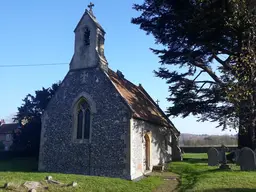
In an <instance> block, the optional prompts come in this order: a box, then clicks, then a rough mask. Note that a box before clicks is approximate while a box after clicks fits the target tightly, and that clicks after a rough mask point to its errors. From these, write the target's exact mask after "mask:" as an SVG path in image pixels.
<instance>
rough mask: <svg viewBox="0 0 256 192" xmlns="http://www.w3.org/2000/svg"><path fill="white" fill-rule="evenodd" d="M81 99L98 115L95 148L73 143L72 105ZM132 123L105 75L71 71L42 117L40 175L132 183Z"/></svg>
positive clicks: (93, 133) (94, 126)
mask: <svg viewBox="0 0 256 192" xmlns="http://www.w3.org/2000/svg"><path fill="white" fill-rule="evenodd" d="M81 94H82V95H85V96H87V97H89V99H88V98H86V99H88V102H89V104H90V105H91V107H93V109H92V110H94V113H93V114H92V121H91V124H92V125H91V142H90V143H89V142H88V141H85V142H82V143H77V142H74V141H73V140H72V136H73V135H72V134H73V108H72V106H73V104H74V102H76V99H77V96H78V95H81ZM130 118H131V117H130V110H129V109H128V107H127V105H125V103H124V101H123V98H121V96H120V94H118V92H117V90H116V89H115V88H114V86H113V85H112V83H111V81H110V80H109V79H108V77H107V75H106V74H105V73H104V72H103V71H101V70H100V69H99V68H91V69H85V70H73V71H69V72H68V74H67V76H66V77H65V79H64V80H63V82H62V84H61V86H60V88H59V89H58V91H57V93H56V94H55V96H54V97H53V98H52V99H51V101H50V103H49V105H48V107H47V109H46V111H45V113H44V115H43V117H42V133H41V144H40V156H39V170H40V171H46V172H61V173H72V174H85V175H97V176H108V177H121V178H128V179H129V178H130V162H129V159H130V157H129V143H128V141H129V130H130V129H129V128H130V121H129V119H130Z"/></svg>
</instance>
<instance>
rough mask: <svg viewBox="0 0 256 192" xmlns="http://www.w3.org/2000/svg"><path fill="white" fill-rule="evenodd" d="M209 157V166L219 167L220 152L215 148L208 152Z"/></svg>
mask: <svg viewBox="0 0 256 192" xmlns="http://www.w3.org/2000/svg"><path fill="white" fill-rule="evenodd" d="M207 155H208V165H209V166H217V165H219V152H218V150H217V149H215V148H210V149H209V150H208V152H207Z"/></svg>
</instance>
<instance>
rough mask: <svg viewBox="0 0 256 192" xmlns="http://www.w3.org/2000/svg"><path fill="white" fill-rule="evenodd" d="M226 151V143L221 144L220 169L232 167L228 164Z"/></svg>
mask: <svg viewBox="0 0 256 192" xmlns="http://www.w3.org/2000/svg"><path fill="white" fill-rule="evenodd" d="M226 151H227V147H225V145H221V150H220V154H219V155H220V156H221V165H220V169H225V170H229V169H230V167H229V165H228V164H227V157H226Z"/></svg>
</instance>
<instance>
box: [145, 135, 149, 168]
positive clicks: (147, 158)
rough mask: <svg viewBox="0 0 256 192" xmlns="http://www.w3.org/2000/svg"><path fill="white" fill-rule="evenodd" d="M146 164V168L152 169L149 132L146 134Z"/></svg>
mask: <svg viewBox="0 0 256 192" xmlns="http://www.w3.org/2000/svg"><path fill="white" fill-rule="evenodd" d="M144 138H145V164H146V170H150V138H149V136H148V134H146V135H145V137H144Z"/></svg>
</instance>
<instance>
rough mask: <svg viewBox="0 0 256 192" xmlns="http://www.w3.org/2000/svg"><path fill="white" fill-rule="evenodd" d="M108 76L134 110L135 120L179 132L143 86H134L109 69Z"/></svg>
mask: <svg viewBox="0 0 256 192" xmlns="http://www.w3.org/2000/svg"><path fill="white" fill-rule="evenodd" d="M108 75H109V77H110V80H111V81H112V83H113V84H114V85H115V87H116V89H117V90H118V92H119V93H120V94H121V96H122V97H123V98H124V100H125V101H126V102H127V104H128V105H129V106H130V108H131V109H132V111H133V117H134V118H138V119H142V120H145V121H148V122H152V123H155V124H158V125H162V126H166V127H171V128H173V129H174V130H175V131H176V132H179V131H178V130H177V129H176V128H175V126H174V125H173V124H172V122H171V121H170V120H169V118H168V117H167V116H166V115H165V114H164V112H163V111H162V110H161V109H160V107H159V106H158V105H157V104H156V103H155V102H154V100H153V99H152V98H151V97H150V96H149V94H148V93H147V92H146V91H145V90H144V88H143V87H142V86H141V85H139V86H136V85H134V84H133V83H131V82H130V81H128V80H127V79H125V78H123V77H119V76H118V75H117V73H115V72H114V71H112V70H111V69H108Z"/></svg>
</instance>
